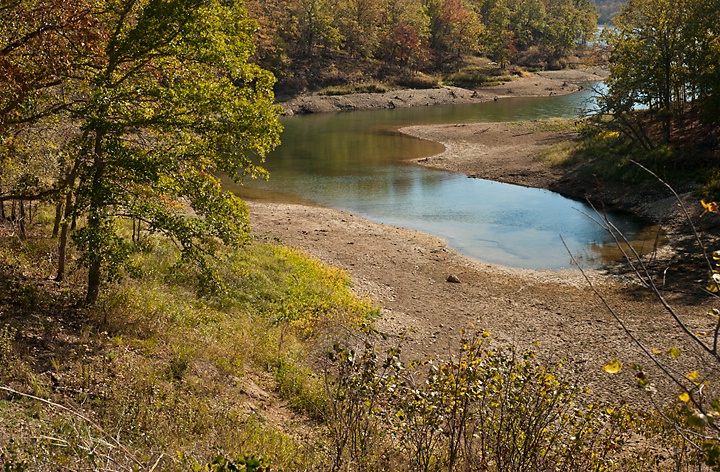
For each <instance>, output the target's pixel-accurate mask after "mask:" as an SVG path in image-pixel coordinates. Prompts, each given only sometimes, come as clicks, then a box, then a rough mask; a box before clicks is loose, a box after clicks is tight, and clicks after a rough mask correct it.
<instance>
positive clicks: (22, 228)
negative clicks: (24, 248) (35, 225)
mask: <svg viewBox="0 0 720 472" xmlns="http://www.w3.org/2000/svg"><path fill="white" fill-rule="evenodd" d="M18 203H19V204H20V218H18V221H19V223H20V236H21V237H22V239H25V238H26V237H27V236H26V234H25V202H23V201H22V200H20V201H19V202H18Z"/></svg>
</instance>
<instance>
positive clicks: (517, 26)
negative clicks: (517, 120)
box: [246, 0, 597, 90]
mask: <svg viewBox="0 0 720 472" xmlns="http://www.w3.org/2000/svg"><path fill="white" fill-rule="evenodd" d="M246 7H247V9H248V12H249V15H250V17H251V18H253V19H256V20H257V21H258V22H259V24H260V30H259V35H258V41H257V43H258V49H257V52H256V55H255V59H256V61H257V62H258V63H259V64H260V65H261V66H263V67H264V68H266V69H269V70H271V71H272V72H273V73H275V75H276V76H277V78H278V80H279V84H278V85H279V89H281V90H303V89H314V88H318V87H323V86H328V85H338V84H347V83H357V82H361V81H367V80H370V79H379V80H386V79H388V78H394V79H396V80H399V81H401V82H405V84H406V85H412V83H413V82H417V81H418V73H421V72H422V73H437V72H448V71H450V72H452V71H454V70H457V68H458V67H460V65H461V64H462V61H461V59H462V58H463V57H467V56H473V55H483V56H487V57H488V58H490V59H491V60H492V61H495V62H497V63H498V64H499V65H500V66H501V67H502V66H506V65H508V64H510V63H518V64H521V65H525V66H533V67H542V68H544V67H555V68H557V67H563V66H564V65H566V63H567V58H568V57H569V56H571V55H572V54H574V52H575V50H576V48H577V47H578V46H580V45H584V44H585V42H586V41H587V40H589V39H591V37H592V35H593V34H594V32H595V29H596V26H597V23H596V20H597V14H596V10H595V7H594V6H593V5H592V3H590V1H589V0H270V1H266V0H248V1H247V2H246ZM420 85H422V84H420Z"/></svg>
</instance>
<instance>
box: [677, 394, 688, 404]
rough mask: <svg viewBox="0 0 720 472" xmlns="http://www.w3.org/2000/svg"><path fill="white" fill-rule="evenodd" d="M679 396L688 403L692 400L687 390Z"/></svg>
mask: <svg viewBox="0 0 720 472" xmlns="http://www.w3.org/2000/svg"><path fill="white" fill-rule="evenodd" d="M678 398H679V399H680V401H681V402H684V403H687V402H689V401H690V395H688V393H687V392H683V393H681V394H680V395H678Z"/></svg>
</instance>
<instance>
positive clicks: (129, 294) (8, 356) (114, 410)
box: [0, 227, 377, 470]
mask: <svg viewBox="0 0 720 472" xmlns="http://www.w3.org/2000/svg"><path fill="white" fill-rule="evenodd" d="M4 229H5V230H4V231H3V232H2V233H1V234H2V237H1V238H0V272H1V273H2V275H1V276H0V280H1V282H0V284H1V285H2V287H1V289H0V294H2V295H0V385H2V386H5V387H6V388H7V389H8V390H5V391H4V392H2V395H0V417H2V418H3V421H2V423H0V457H2V458H3V461H5V462H6V464H10V465H11V466H12V467H16V469H8V470H24V469H26V468H28V469H32V470H55V468H56V467H57V465H58V464H68V465H72V467H75V468H82V467H86V468H93V469H97V468H103V467H106V468H112V469H113V470H125V469H127V470H130V469H132V468H133V467H139V468H141V469H146V468H150V467H152V466H153V464H156V463H157V467H159V468H160V469H163V470H167V469H170V470H179V469H185V468H190V469H191V468H193V466H198V467H200V466H204V464H208V463H210V462H211V461H213V460H214V458H216V457H217V456H218V455H220V456H224V457H229V458H241V457H244V456H263V457H265V460H266V461H267V462H268V463H270V464H272V465H273V467H274V468H281V469H283V470H295V469H296V468H300V463H301V462H302V463H307V462H308V461H310V462H315V463H321V462H322V459H320V458H318V459H313V456H314V455H315V453H314V452H312V450H313V449H312V448H311V447H310V445H312V444H313V441H314V439H313V438H314V437H315V427H316V426H315V423H314V422H313V421H312V418H313V417H314V416H316V415H317V414H318V409H319V408H321V406H320V405H322V404H323V401H324V400H323V394H324V393H323V390H322V386H321V385H320V384H319V381H318V380H317V378H316V377H315V376H314V375H312V373H311V369H310V363H309V362H308V360H309V359H312V358H313V357H314V355H315V354H316V352H317V350H319V349H321V346H322V345H323V343H327V342H329V341H327V340H328V339H332V338H333V337H334V336H335V335H336V334H337V333H338V332H340V331H341V330H342V329H347V328H346V327H349V328H351V329H357V328H358V327H360V326H361V325H362V324H363V323H367V322H368V321H369V320H370V319H371V318H372V317H373V316H374V315H375V314H376V313H377V308H376V307H375V306H374V305H373V304H372V303H371V302H370V301H368V300H363V299H359V298H357V297H356V296H355V294H354V293H353V292H352V287H351V284H350V279H349V277H348V275H347V274H346V273H344V272H342V271H340V270H338V269H334V268H331V267H328V266H326V265H324V264H322V263H321V262H320V261H318V260H316V259H314V258H312V257H310V256H308V255H307V254H304V253H302V252H299V251H297V250H294V249H290V248H287V247H283V246H279V245H274V244H269V243H265V242H261V241H256V242H254V243H253V244H251V245H250V246H249V247H247V248H245V249H243V250H238V251H233V252H228V253H226V254H224V255H223V256H222V259H221V260H219V261H218V270H219V271H220V273H221V276H222V279H223V281H224V286H223V289H222V290H220V291H218V292H216V293H214V294H212V295H208V294H206V295H204V296H199V295H198V292H202V290H201V289H202V287H200V286H199V285H198V283H197V278H196V277H195V273H194V268H193V267H188V266H183V265H181V264H178V254H177V251H176V249H175V248H174V246H172V245H171V244H170V243H169V242H168V241H166V240H162V239H154V238H149V237H148V238H147V239H146V240H145V241H144V244H143V245H142V246H141V247H138V249H137V250H136V252H135V253H134V255H133V263H134V266H135V270H134V271H133V272H132V275H133V276H132V277H126V278H124V279H123V280H122V282H120V283H116V284H114V285H111V286H109V287H107V288H106V290H105V291H104V295H103V296H102V298H101V300H100V301H99V303H98V304H97V306H95V307H90V308H82V307H79V306H78V305H76V302H77V301H78V300H80V299H81V293H80V292H81V288H82V280H81V278H80V276H81V271H79V270H76V271H75V273H76V275H75V277H76V278H74V279H73V278H71V279H70V280H69V281H68V282H67V283H66V284H63V285H59V284H55V283H54V282H52V281H49V280H47V277H48V274H51V273H52V266H53V264H52V261H51V259H50V254H52V252H53V249H54V244H55V242H54V241H53V240H51V239H48V238H42V237H33V238H29V239H27V240H24V241H22V240H20V239H19V238H17V237H16V236H14V235H12V231H11V229H10V228H7V227H6V228H4ZM27 395H33V396H35V397H38V398H39V399H35V398H31V397H29V396H27ZM40 399H41V400H40ZM290 418H299V419H300V420H292V421H291V420H290Z"/></svg>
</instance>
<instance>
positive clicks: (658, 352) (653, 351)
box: [652, 347, 662, 354]
mask: <svg viewBox="0 0 720 472" xmlns="http://www.w3.org/2000/svg"><path fill="white" fill-rule="evenodd" d="M661 352H662V351H661V350H660V349H658V348H656V347H654V348H652V353H653V354H660V353H661Z"/></svg>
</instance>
